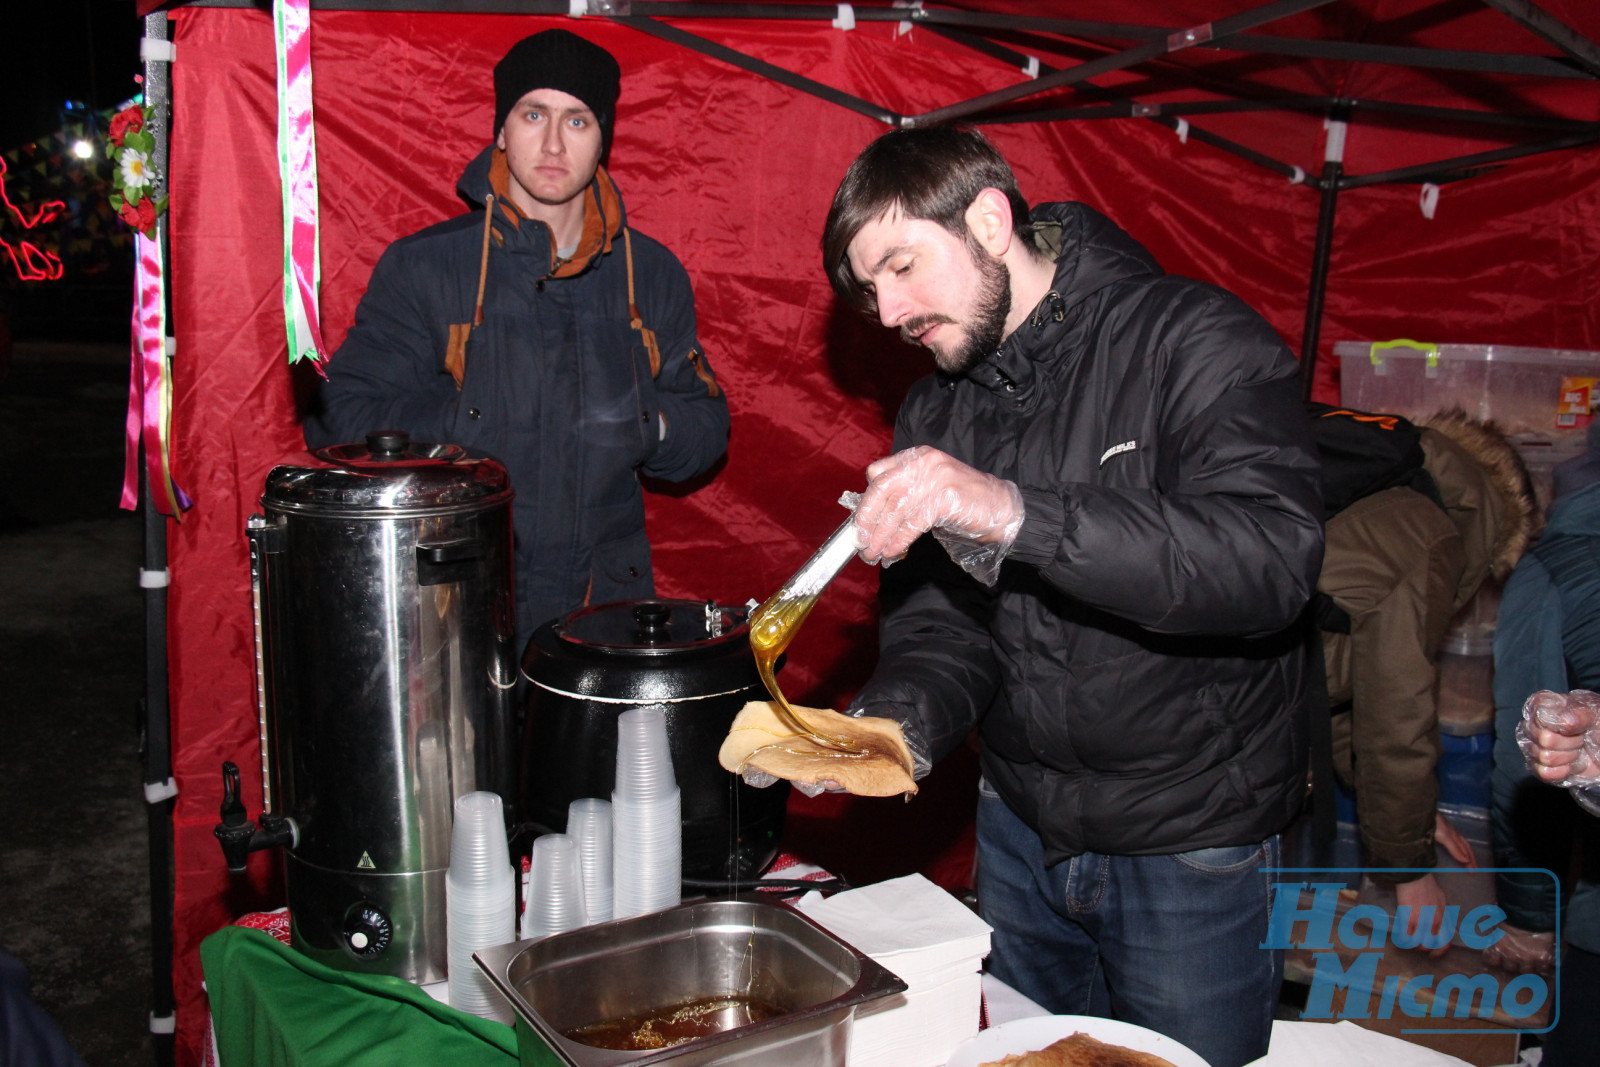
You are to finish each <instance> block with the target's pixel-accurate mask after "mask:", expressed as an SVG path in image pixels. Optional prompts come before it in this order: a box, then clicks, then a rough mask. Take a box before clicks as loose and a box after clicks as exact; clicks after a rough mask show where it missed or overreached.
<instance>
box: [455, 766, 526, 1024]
mask: <svg viewBox="0 0 1600 1067" xmlns="http://www.w3.org/2000/svg"><path fill="white" fill-rule="evenodd" d="M516 901H517V872H516V871H514V870H513V869H512V867H511V853H510V848H509V846H508V845H507V843H506V827H505V815H504V806H503V805H502V803H501V801H500V797H499V796H498V795H496V794H494V793H488V792H476V793H463V794H462V795H461V796H459V797H457V798H456V802H455V822H454V824H453V825H452V827H451V831H450V868H449V870H447V871H446V872H445V936H446V942H447V964H448V975H449V979H450V1005H451V1007H454V1008H458V1009H460V1010H461V1011H465V1012H470V1013H472V1014H474V1015H480V1016H483V1017H484V1018H488V1019H497V1020H499V1021H500V1022H510V1021H511V1005H510V1004H508V1003H506V1000H505V998H504V997H502V996H501V995H500V993H499V992H498V991H497V990H495V988H494V987H493V986H492V985H491V984H490V982H489V978H488V976H487V975H485V974H484V973H483V970H482V968H480V967H479V966H478V965H477V964H475V963H473V962H472V954H473V953H474V952H476V951H478V950H479V949H482V948H492V947H494V946H495V945H504V944H508V943H509V942H512V941H515V940H516V937H517V934H516V918H517V917H516Z"/></svg>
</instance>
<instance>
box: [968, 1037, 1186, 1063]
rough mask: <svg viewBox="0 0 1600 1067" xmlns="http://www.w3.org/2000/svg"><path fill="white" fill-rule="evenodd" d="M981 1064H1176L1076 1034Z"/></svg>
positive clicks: (1155, 1056) (1146, 1053)
mask: <svg viewBox="0 0 1600 1067" xmlns="http://www.w3.org/2000/svg"><path fill="white" fill-rule="evenodd" d="M980 1067H1172V1061H1171V1060H1166V1059H1162V1058H1161V1057H1160V1056H1157V1055H1154V1054H1153V1053H1149V1052H1138V1051H1135V1050H1134V1049H1131V1048H1125V1047H1123V1046H1122V1045H1108V1044H1106V1043H1105V1042H1103V1041H1097V1040H1096V1039H1094V1038H1092V1037H1090V1036H1089V1035H1088V1034H1084V1033H1076V1034H1073V1035H1072V1036H1071V1037H1064V1038H1062V1039H1061V1040H1060V1041H1057V1042H1056V1043H1055V1044H1053V1045H1051V1046H1049V1047H1048V1048H1042V1049H1040V1050H1039V1051H1037V1052H1024V1053H1021V1054H1020V1055H1014V1056H1007V1057H1006V1058H1005V1059H1002V1060H990V1061H989V1062H987V1063H984V1064H981V1065H980Z"/></svg>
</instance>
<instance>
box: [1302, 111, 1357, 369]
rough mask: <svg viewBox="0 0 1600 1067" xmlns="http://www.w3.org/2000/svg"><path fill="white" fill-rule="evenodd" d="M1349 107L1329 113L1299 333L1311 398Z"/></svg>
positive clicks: (1326, 289) (1331, 251) (1320, 334)
mask: <svg viewBox="0 0 1600 1067" xmlns="http://www.w3.org/2000/svg"><path fill="white" fill-rule="evenodd" d="M1348 117H1349V111H1348V110H1347V109H1346V108H1345V107H1343V106H1340V107H1337V108H1335V109H1334V110H1333V111H1332V112H1331V113H1330V114H1329V116H1328V147H1327V150H1326V152H1325V156H1326V158H1325V159H1324V161H1323V164H1322V181H1321V184H1322V202H1321V204H1320V206H1319V207H1318V209H1317V241H1316V244H1315V245H1314V246H1313V248H1312V251H1311V281H1310V284H1309V286H1308V287H1307V292H1306V325H1305V330H1304V332H1303V333H1302V334H1301V336H1300V395H1301V398H1302V399H1305V400H1310V399H1311V383H1312V382H1313V381H1314V380H1315V379H1316V372H1317V345H1318V343H1319V342H1320V341H1321V339H1322V303H1323V298H1324V297H1325V296H1326V295H1327V291H1328V263H1329V261H1330V260H1331V259H1332V258H1333V219H1334V215H1335V213H1336V212H1337V211H1338V208H1339V176H1340V175H1341V174H1342V173H1343V172H1344V132H1345V128H1346V125H1345V124H1346V120H1347V119H1348Z"/></svg>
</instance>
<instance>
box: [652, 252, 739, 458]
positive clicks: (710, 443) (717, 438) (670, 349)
mask: <svg viewBox="0 0 1600 1067" xmlns="http://www.w3.org/2000/svg"><path fill="white" fill-rule="evenodd" d="M636 236H637V235H636ZM647 241H648V244H647V243H646V242H647ZM634 250H635V254H636V255H637V256H638V260H639V262H638V267H639V270H638V272H637V276H638V277H639V282H640V285H641V289H642V291H641V292H640V294H639V296H640V304H639V310H640V314H641V316H642V317H643V319H644V322H645V325H646V326H648V327H649V328H651V329H652V330H654V331H655V334H656V343H657V345H658V346H659V348H660V351H661V372H660V373H659V374H658V375H657V376H656V379H655V394H656V395H655V398H656V403H657V410H659V411H660V413H661V417H662V420H663V421H664V422H665V424H666V427H665V431H664V435H663V436H662V438H661V442H660V445H659V447H658V448H656V450H655V451H654V452H653V453H651V454H650V455H649V456H648V457H647V458H646V460H645V462H644V465H643V467H642V470H643V472H644V473H645V474H647V475H649V476H650V477H652V478H661V479H664V480H666V481H670V482H678V481H683V480H684V479H685V478H692V477H694V476H695V475H696V474H699V473H700V472H702V471H704V470H706V469H707V468H708V467H710V466H711V465H712V464H714V463H715V462H716V461H717V460H718V459H719V458H721V456H722V454H723V453H724V452H726V451H727V448H728V400H727V397H726V396H725V395H724V394H723V391H722V386H721V385H720V384H719V383H718V381H717V379H716V375H715V374H713V372H712V370H711V363H710V361H709V360H708V359H706V356H705V351H704V349H702V348H701V347H700V341H699V338H698V336H697V334H696V326H695V313H694V291H693V289H692V287H691V286H690V284H689V275H688V272H687V271H685V270H684V269H683V264H681V263H679V262H678V259H677V257H676V256H674V255H672V253H671V252H668V251H667V250H666V249H665V248H663V247H662V246H660V245H658V244H656V243H655V242H654V241H649V240H648V238H644V239H640V240H637V241H636V242H635V245H634ZM646 279H648V282H649V284H648V285H647V286H646V285H645V280H646Z"/></svg>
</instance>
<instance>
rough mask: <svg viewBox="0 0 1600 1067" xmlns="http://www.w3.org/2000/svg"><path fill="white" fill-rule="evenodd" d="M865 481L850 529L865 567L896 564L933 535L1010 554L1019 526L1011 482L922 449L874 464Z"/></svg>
mask: <svg viewBox="0 0 1600 1067" xmlns="http://www.w3.org/2000/svg"><path fill="white" fill-rule="evenodd" d="M867 479H868V482H867V489H866V492H864V493H862V494H861V502H860V503H859V504H858V505H856V511H855V523H856V529H857V530H858V531H859V538H858V540H859V541H860V543H861V558H862V559H863V560H865V561H866V562H868V563H877V562H879V561H882V560H895V559H899V558H900V557H901V556H903V555H905V554H906V550H907V549H909V548H910V547H911V542H913V541H915V540H916V539H917V538H918V537H920V536H921V535H923V534H925V533H927V532H928V531H929V530H934V529H938V530H943V531H945V532H947V533H949V534H953V535H956V536H958V537H960V538H962V539H964V540H967V541H970V542H973V543H976V544H983V545H993V544H1003V545H1004V547H1005V548H1006V549H1009V548H1010V545H1011V542H1012V541H1014V540H1016V536H1017V530H1018V529H1020V528H1021V526H1022V493H1021V491H1019V490H1018V489H1017V486H1016V484H1015V483H1014V482H1008V481H1006V480H1005V479H1003V478H996V477H995V476H994V475H992V474H985V473H983V472H982V471H980V470H975V469H973V468H972V467H969V466H967V465H966V464H965V463H962V462H961V461H960V460H958V459H956V458H954V457H953V456H948V455H946V454H945V453H943V452H940V451H939V450H938V449H936V448H929V447H928V446H927V445H917V446H916V447H914V448H908V449H906V450H904V451H902V452H896V453H895V454H894V455H892V456H887V457H885V458H884V459H880V460H878V461H877V462H876V463H873V464H872V465H871V466H869V467H868V468H867Z"/></svg>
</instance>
